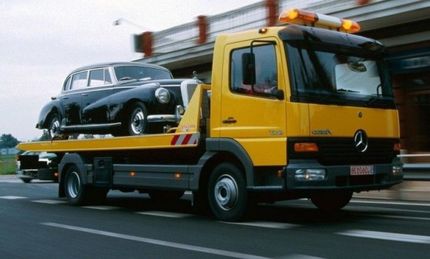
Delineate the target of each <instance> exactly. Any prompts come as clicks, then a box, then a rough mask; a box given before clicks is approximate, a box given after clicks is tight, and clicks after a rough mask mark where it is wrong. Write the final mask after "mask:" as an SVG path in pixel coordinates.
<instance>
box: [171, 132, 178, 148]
mask: <svg viewBox="0 0 430 259" xmlns="http://www.w3.org/2000/svg"><path fill="white" fill-rule="evenodd" d="M178 138H179V135H175V136H173V138H172V141H170V145H173V146H174V145H176V141H178Z"/></svg>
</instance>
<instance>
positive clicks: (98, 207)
mask: <svg viewBox="0 0 430 259" xmlns="http://www.w3.org/2000/svg"><path fill="white" fill-rule="evenodd" d="M81 208H84V209H92V210H117V209H120V208H119V207H114V206H102V205H99V206H82V207H81Z"/></svg>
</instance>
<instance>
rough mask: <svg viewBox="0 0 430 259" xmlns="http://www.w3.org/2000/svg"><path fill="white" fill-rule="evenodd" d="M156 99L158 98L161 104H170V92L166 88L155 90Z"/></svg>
mask: <svg viewBox="0 0 430 259" xmlns="http://www.w3.org/2000/svg"><path fill="white" fill-rule="evenodd" d="M155 97H156V98H157V100H158V102H159V103H168V102H170V92H169V90H167V89H166V88H162V87H160V88H158V89H157V90H155Z"/></svg>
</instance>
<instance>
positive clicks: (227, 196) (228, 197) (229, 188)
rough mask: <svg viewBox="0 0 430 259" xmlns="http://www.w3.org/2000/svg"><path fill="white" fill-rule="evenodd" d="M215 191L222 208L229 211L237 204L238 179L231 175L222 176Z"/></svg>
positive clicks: (216, 198)
mask: <svg viewBox="0 0 430 259" xmlns="http://www.w3.org/2000/svg"><path fill="white" fill-rule="evenodd" d="M214 191H215V193H214V195H215V201H216V203H217V205H218V206H219V207H220V208H221V209H223V210H225V211H228V210H231V209H232V208H234V206H235V205H236V204H237V201H238V194H239V190H238V187H237V183H236V181H235V180H234V178H233V177H231V176H230V175H227V174H224V175H222V176H220V177H219V178H218V180H217V182H216V184H215V190H214Z"/></svg>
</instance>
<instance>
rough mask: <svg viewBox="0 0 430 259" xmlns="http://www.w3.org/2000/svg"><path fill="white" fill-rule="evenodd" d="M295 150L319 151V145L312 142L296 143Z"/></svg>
mask: <svg viewBox="0 0 430 259" xmlns="http://www.w3.org/2000/svg"><path fill="white" fill-rule="evenodd" d="M294 151H295V152H318V145H317V144H316V143H312V142H304V143H294Z"/></svg>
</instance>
